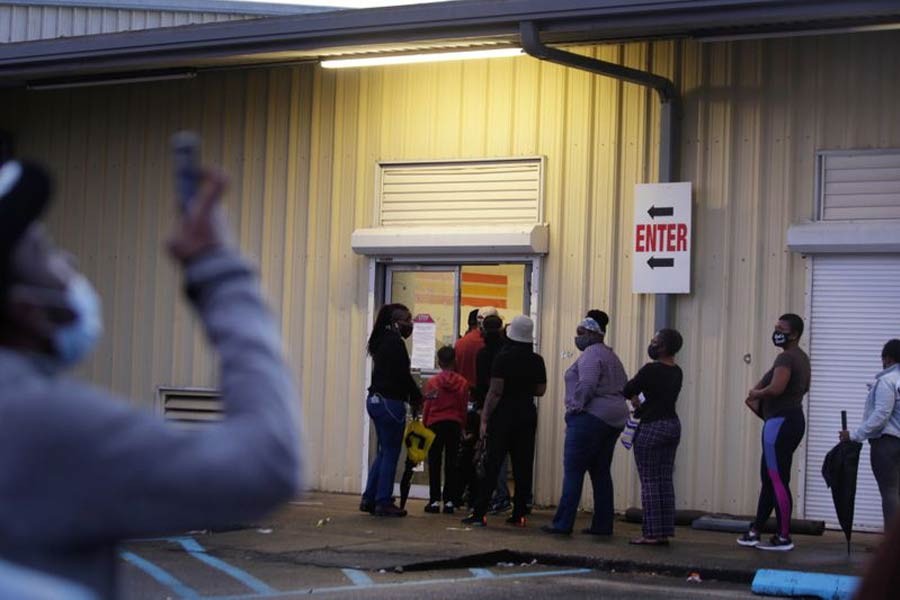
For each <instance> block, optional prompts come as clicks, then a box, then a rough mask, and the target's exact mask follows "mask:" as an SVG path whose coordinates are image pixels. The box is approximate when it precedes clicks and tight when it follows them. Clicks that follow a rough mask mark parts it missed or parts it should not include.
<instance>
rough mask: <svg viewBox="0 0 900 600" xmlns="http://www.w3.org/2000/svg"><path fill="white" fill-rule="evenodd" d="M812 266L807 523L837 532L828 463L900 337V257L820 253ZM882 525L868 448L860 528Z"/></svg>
mask: <svg viewBox="0 0 900 600" xmlns="http://www.w3.org/2000/svg"><path fill="white" fill-rule="evenodd" d="M811 260H812V261H813V262H812V289H811V296H812V297H811V313H810V319H809V323H808V327H809V344H810V358H811V360H812V385H811V387H810V392H809V413H808V414H809V419H808V422H807V446H806V449H807V450H806V451H807V469H806V517H807V518H810V519H824V520H825V521H826V522H827V523H828V524H829V525H830V526H837V517H836V515H835V512H834V504H833V502H832V499H831V491H830V490H829V489H828V488H827V487H826V486H825V482H824V481H823V479H822V461H823V460H824V458H825V454H826V453H827V452H828V451H829V450H830V449H831V448H832V447H833V446H834V445H835V444H836V443H837V441H838V431H839V430H840V427H841V410H846V411H847V419H848V424H849V428H850V429H851V430H852V429H853V428H855V427H856V426H858V425H859V423H860V422H861V420H862V414H863V406H864V404H865V399H866V394H867V388H866V384H868V383H871V382H872V381H873V380H874V376H875V375H876V374H877V373H878V372H879V371H880V370H881V349H882V347H883V346H884V343H885V342H886V341H887V340H889V339H891V338H900V255H897V254H882V255H818V256H815V257H813V258H811ZM882 527H883V522H882V516H881V496H880V495H879V494H878V486H877V485H876V483H875V479H874V477H873V476H872V469H871V466H870V464H869V446H868V444H864V445H863V454H862V457H861V458H860V467H859V480H858V484H857V491H856V512H855V518H854V528H855V529H859V530H880V529H882Z"/></svg>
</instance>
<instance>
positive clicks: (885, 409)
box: [840, 339, 900, 529]
mask: <svg viewBox="0 0 900 600" xmlns="http://www.w3.org/2000/svg"><path fill="white" fill-rule="evenodd" d="M881 366H882V371H881V372H880V373H878V375H876V376H875V383H874V384H872V386H871V387H870V388H869V394H868V396H867V397H866V406H865V409H864V410H863V422H862V425H860V426H859V427H858V428H857V429H856V431H854V432H853V433H850V432H849V431H842V432H840V439H841V440H853V441H854V442H862V441H864V440H869V447H870V453H869V459H870V461H871V463H872V474H873V475H875V481H876V482H877V483H878V491H879V493H880V494H881V512H882V513H883V514H884V527H885V529H887V527H888V525H890V523H891V521H892V520H893V519H894V516H895V515H896V514H897V508H898V506H900V339H893V340H888V342H887V343H886V344H885V345H884V348H883V349H882V350H881Z"/></svg>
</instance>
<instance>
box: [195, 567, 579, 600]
mask: <svg viewBox="0 0 900 600" xmlns="http://www.w3.org/2000/svg"><path fill="white" fill-rule="evenodd" d="M590 572H591V569H562V570H559V571H539V572H535V573H505V574H503V575H494V576H493V579H494V580H500V579H522V578H526V577H528V578H531V577H557V576H561V575H583V574H585V573H590ZM476 579H479V578H478V577H453V578H447V579H426V580H423V581H396V582H392V583H374V584H372V585H370V586H367V588H366V589H369V590H378V589H391V588H402V587H411V586H416V585H420V586H429V585H443V584H448V583H465V582H468V581H475V580H476ZM359 589H360V588H359V586H356V585H340V586H336V587H327V588H307V589H300V590H290V591H284V592H278V593H276V594H271V595H269V596H267V598H286V597H290V596H297V595H300V594H304V595H306V594H331V593H334V592H350V591H353V590H359ZM255 598H259V596H256V595H252V594H245V595H241V596H207V597H206V598H205V600H254V599H255Z"/></svg>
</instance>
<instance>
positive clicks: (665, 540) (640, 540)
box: [628, 536, 669, 546]
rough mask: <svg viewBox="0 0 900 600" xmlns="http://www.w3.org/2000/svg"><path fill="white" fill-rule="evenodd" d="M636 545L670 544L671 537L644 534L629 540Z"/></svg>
mask: <svg viewBox="0 0 900 600" xmlns="http://www.w3.org/2000/svg"><path fill="white" fill-rule="evenodd" d="M628 543H629V544H632V545H634V546H668V545H669V538H645V537H643V536H641V537H639V538H634V539H633V540H629V541H628Z"/></svg>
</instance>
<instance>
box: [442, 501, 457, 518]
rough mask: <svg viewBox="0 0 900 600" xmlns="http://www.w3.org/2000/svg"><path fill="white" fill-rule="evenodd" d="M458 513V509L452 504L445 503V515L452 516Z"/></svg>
mask: <svg viewBox="0 0 900 600" xmlns="http://www.w3.org/2000/svg"><path fill="white" fill-rule="evenodd" d="M455 511H456V507H455V506H453V503H452V502H444V514H445V515H452V514H453V513H454V512H455Z"/></svg>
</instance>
